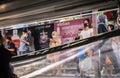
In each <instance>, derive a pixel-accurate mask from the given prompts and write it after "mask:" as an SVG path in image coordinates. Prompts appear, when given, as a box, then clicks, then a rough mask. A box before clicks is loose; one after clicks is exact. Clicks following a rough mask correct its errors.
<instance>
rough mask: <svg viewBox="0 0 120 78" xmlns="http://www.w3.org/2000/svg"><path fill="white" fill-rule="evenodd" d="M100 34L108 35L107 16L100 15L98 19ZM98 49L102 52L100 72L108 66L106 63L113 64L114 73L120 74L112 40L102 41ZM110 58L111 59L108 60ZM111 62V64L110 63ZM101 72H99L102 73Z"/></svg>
mask: <svg viewBox="0 0 120 78" xmlns="http://www.w3.org/2000/svg"><path fill="white" fill-rule="evenodd" d="M98 20H99V22H98V34H101V33H106V32H108V29H107V17H106V16H105V15H100V16H99V17H98ZM98 47H99V49H100V52H101V56H100V70H102V68H103V67H104V65H106V63H111V62H112V64H113V67H114V68H115V70H113V73H118V72H119V70H117V69H118V63H117V59H116V56H115V54H114V53H113V48H112V39H111V38H108V39H104V40H102V41H101V42H100V43H99V44H98ZM108 58H109V59H108ZM110 61H111V62H110ZM100 70H99V71H100Z"/></svg>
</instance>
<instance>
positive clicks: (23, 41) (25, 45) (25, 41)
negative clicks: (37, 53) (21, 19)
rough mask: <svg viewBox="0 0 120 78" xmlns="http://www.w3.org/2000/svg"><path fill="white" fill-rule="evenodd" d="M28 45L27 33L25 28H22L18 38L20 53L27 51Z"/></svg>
mask: <svg viewBox="0 0 120 78" xmlns="http://www.w3.org/2000/svg"><path fill="white" fill-rule="evenodd" d="M28 45H30V43H29V41H28V33H27V30H23V32H22V36H21V38H20V47H19V52H20V55H21V54H24V53H28V52H29V46H28Z"/></svg>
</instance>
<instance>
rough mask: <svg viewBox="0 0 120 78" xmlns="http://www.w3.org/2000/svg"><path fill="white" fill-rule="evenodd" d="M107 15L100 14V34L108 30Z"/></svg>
mask: <svg viewBox="0 0 120 78" xmlns="http://www.w3.org/2000/svg"><path fill="white" fill-rule="evenodd" d="M107 22H108V21H107V17H106V15H100V16H99V18H98V34H99V33H104V32H108V29H107V27H106V26H107Z"/></svg>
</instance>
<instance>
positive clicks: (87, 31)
mask: <svg viewBox="0 0 120 78" xmlns="http://www.w3.org/2000/svg"><path fill="white" fill-rule="evenodd" d="M91 33H93V28H91V29H89V30H83V31H81V35H82V37H83V39H85V38H88V37H91Z"/></svg>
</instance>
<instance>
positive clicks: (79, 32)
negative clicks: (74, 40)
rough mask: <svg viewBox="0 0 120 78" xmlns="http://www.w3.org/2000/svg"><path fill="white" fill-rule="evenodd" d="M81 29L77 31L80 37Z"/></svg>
mask: <svg viewBox="0 0 120 78" xmlns="http://www.w3.org/2000/svg"><path fill="white" fill-rule="evenodd" d="M81 31H82V29H78V36H79V37H80V34H81Z"/></svg>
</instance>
